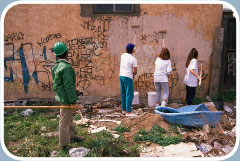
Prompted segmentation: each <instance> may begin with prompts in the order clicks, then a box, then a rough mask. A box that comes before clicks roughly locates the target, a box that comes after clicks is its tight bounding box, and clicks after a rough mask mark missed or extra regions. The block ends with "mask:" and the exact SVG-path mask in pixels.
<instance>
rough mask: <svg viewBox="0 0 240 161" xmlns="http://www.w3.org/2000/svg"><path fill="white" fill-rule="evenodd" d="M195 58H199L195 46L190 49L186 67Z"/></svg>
mask: <svg viewBox="0 0 240 161" xmlns="http://www.w3.org/2000/svg"><path fill="white" fill-rule="evenodd" d="M193 58H195V59H197V58H198V51H197V49H195V48H192V50H191V51H190V53H189V54H188V58H187V62H186V65H185V66H186V68H187V67H188V65H189V64H190V61H191V60H192V59H193Z"/></svg>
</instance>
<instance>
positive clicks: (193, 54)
mask: <svg viewBox="0 0 240 161" xmlns="http://www.w3.org/2000/svg"><path fill="white" fill-rule="evenodd" d="M197 58H198V51H197V49H195V48H192V50H191V51H190V53H189V55H188V58H187V62H186V65H185V66H186V74H185V77H184V84H185V85H186V103H187V105H191V104H192V102H193V100H194V97H195V94H196V87H197V84H198V79H201V76H200V75H198V61H197Z"/></svg>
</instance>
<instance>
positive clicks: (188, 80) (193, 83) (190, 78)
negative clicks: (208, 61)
mask: <svg viewBox="0 0 240 161" xmlns="http://www.w3.org/2000/svg"><path fill="white" fill-rule="evenodd" d="M191 69H193V70H194V72H195V73H197V74H198V62H197V60H196V59H194V58H193V59H192V60H191V61H190V63H189V65H188V67H187V68H186V74H185V77H184V84H186V85H187V86H190V87H197V82H198V78H197V77H196V76H195V75H193V74H192V73H191V72H190V70H191Z"/></svg>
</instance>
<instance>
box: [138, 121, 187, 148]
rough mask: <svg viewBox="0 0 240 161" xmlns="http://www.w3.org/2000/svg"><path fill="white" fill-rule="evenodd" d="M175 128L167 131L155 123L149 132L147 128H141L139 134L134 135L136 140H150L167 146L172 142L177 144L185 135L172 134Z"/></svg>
mask: <svg viewBox="0 0 240 161" xmlns="http://www.w3.org/2000/svg"><path fill="white" fill-rule="evenodd" d="M174 131H175V130H174V129H172V130H170V131H169V132H167V131H166V130H165V129H163V128H161V127H160V126H159V125H154V126H153V127H152V129H151V130H150V131H149V132H147V131H146V130H145V129H141V130H139V132H138V133H137V135H135V136H134V141H136V142H138V141H144V142H145V141H148V142H153V143H157V144H159V145H161V146H167V145H170V144H177V143H179V142H181V140H182V138H183V136H182V135H180V134H178V135H176V136H172V132H174Z"/></svg>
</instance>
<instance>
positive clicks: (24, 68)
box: [19, 47, 30, 93]
mask: <svg viewBox="0 0 240 161" xmlns="http://www.w3.org/2000/svg"><path fill="white" fill-rule="evenodd" d="M19 55H20V60H21V64H22V75H23V83H24V91H25V93H27V91H28V84H29V80H30V76H29V71H28V67H27V63H26V60H25V57H24V52H23V47H21V48H20V50H19Z"/></svg>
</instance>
